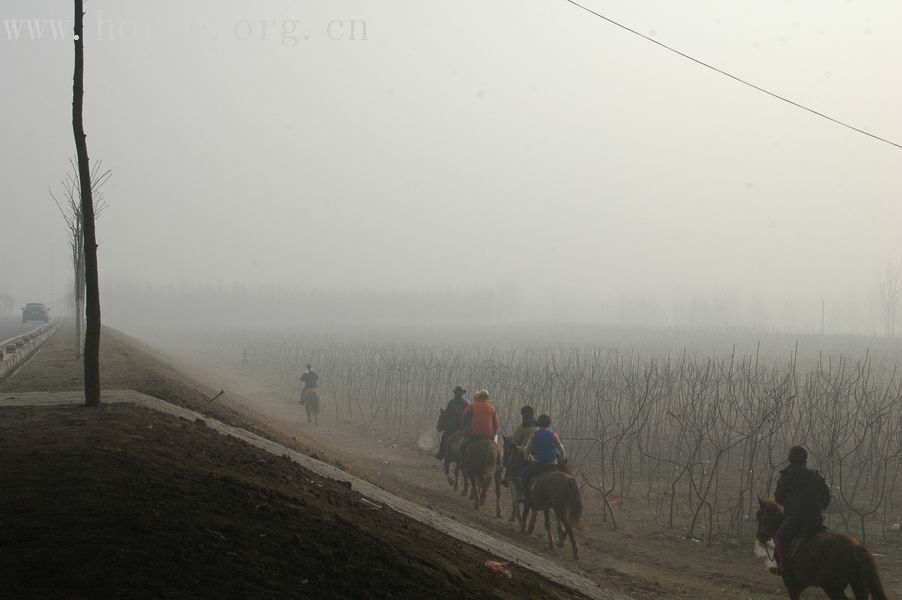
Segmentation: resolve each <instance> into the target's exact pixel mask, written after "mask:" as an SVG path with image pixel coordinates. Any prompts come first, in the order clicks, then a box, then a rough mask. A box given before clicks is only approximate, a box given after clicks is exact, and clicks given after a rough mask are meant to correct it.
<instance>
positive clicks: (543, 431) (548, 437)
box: [520, 415, 567, 504]
mask: <svg viewBox="0 0 902 600" xmlns="http://www.w3.org/2000/svg"><path fill="white" fill-rule="evenodd" d="M536 424H537V425H538V427H539V428H538V429H537V430H536V431H534V432H533V433H531V434H530V436H529V441H528V442H527V443H526V457H527V459H528V460H529V464H527V465H526V467H524V469H523V471H522V472H521V473H520V483H521V484H522V486H523V493H524V496H525V497H526V501H527V503H528V504H532V501H531V497H530V494H529V483H530V481H532V478H533V477H535V476H536V475H541V474H542V473H548V472H550V471H557V470H558V469H559V468H560V465H562V464H563V463H565V462H566V461H567V451H566V450H564V444H562V443H561V438H560V437H558V434H556V433H555V432H554V430H552V429H551V417H549V416H548V415H541V416H539V419H538V421H537V422H536Z"/></svg>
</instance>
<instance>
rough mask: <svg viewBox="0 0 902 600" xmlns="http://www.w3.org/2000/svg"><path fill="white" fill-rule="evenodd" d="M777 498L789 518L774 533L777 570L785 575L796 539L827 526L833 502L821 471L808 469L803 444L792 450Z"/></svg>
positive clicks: (782, 474)
mask: <svg viewBox="0 0 902 600" xmlns="http://www.w3.org/2000/svg"><path fill="white" fill-rule="evenodd" d="M774 500H776V501H777V502H778V503H779V504H781V505H782V506H783V514H784V515H785V516H786V519H785V520H784V521H783V525H781V526H780V529H779V530H778V531H777V534H776V535H775V536H774V558H776V560H777V567H776V569H771V571H772V572H773V573H775V574H777V575H782V574H783V567H784V565H785V564H786V563H785V561H786V558H787V552H788V551H789V548H790V547H791V545H792V542H793V540H795V539H796V538H798V537H799V536H802V535H807V534H810V533H817V532H818V531H820V530H822V529H824V515H823V511H825V510H827V507H828V506H829V505H830V488H829V487H827V482H826V481H824V478H823V477H822V476H821V474H820V473H818V472H817V471H815V470H814V469H809V468H808V451H807V450H805V449H804V448H802V447H801V446H794V447H793V448H790V450H789V466H788V467H786V468H785V469H783V470H782V471H780V478H779V479H778V480H777V489H776V491H775V492H774Z"/></svg>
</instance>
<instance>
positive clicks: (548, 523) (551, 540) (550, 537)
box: [542, 508, 554, 551]
mask: <svg viewBox="0 0 902 600" xmlns="http://www.w3.org/2000/svg"><path fill="white" fill-rule="evenodd" d="M542 512H543V513H544V515H545V533H547V534H548V549H549V550H552V551H553V550H554V534H553V533H551V514H549V513H550V511H549V510H548V509H547V508H546V509H545V510H544V511H542Z"/></svg>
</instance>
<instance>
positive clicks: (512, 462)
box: [504, 436, 526, 523]
mask: <svg viewBox="0 0 902 600" xmlns="http://www.w3.org/2000/svg"><path fill="white" fill-rule="evenodd" d="M525 452H526V448H525V446H515V445H514V440H513V438H509V437H507V436H504V458H505V459H506V460H507V484H508V485H509V486H510V491H511V515H510V517H509V518H508V521H510V522H511V523H513V522H514V521H517V522H518V523H522V522H523V514H522V513H521V512H520V503H521V502H522V498H523V490H521V489H520V473H521V472H522V471H523V467H525V466H526V454H525Z"/></svg>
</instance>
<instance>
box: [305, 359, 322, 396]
mask: <svg viewBox="0 0 902 600" xmlns="http://www.w3.org/2000/svg"><path fill="white" fill-rule="evenodd" d="M301 382H303V384H304V389H305V390H306V389H311V388H318V387H319V373H317V372H316V371H314V370H313V365H311V364H309V363H308V364H307V369H306V370H305V371H304V374H303V375H301Z"/></svg>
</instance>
